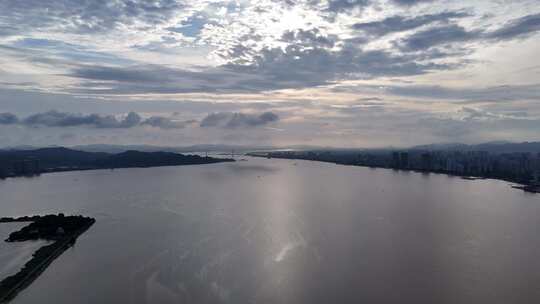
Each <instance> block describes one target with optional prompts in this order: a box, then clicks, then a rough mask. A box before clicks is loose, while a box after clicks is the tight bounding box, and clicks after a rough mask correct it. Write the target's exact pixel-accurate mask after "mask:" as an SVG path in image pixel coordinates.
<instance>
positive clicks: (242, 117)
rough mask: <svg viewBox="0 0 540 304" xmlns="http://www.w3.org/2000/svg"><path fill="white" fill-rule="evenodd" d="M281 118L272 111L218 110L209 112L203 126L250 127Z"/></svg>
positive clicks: (202, 123) (201, 124) (202, 122)
mask: <svg viewBox="0 0 540 304" xmlns="http://www.w3.org/2000/svg"><path fill="white" fill-rule="evenodd" d="M278 120H279V116H278V115H276V114H275V113H272V112H264V113H262V114H259V115H257V114H245V113H233V112H218V113H211V114H208V115H207V116H206V117H205V118H203V119H202V120H201V123H200V126H201V127H223V128H231V129H234V128H248V127H257V126H262V125H266V124H269V123H272V122H276V121H278Z"/></svg>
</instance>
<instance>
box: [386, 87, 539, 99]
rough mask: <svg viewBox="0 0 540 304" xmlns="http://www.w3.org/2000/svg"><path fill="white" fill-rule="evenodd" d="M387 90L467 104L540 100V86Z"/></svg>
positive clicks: (408, 95) (396, 88)
mask: <svg viewBox="0 0 540 304" xmlns="http://www.w3.org/2000/svg"><path fill="white" fill-rule="evenodd" d="M385 90H386V91H387V92H388V93H390V94H393V95H398V96H406V97H417V98H428V99H439V100H445V99H447V100H452V99H453V100H463V101H467V102H479V101H484V102H485V101H492V102H505V101H515V100H539V99H540V84H532V85H501V86H493V87H480V88H478V87H477V88H474V87H461V88H452V87H444V86H436V85H433V86H426V85H408V86H388V87H386V88H385Z"/></svg>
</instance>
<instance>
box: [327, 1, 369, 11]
mask: <svg viewBox="0 0 540 304" xmlns="http://www.w3.org/2000/svg"><path fill="white" fill-rule="evenodd" d="M370 3H371V1H370V0H328V8H327V10H328V11H330V12H334V13H341V12H346V11H350V10H353V9H356V8H360V9H361V8H364V7H366V6H368V5H369V4H370Z"/></svg>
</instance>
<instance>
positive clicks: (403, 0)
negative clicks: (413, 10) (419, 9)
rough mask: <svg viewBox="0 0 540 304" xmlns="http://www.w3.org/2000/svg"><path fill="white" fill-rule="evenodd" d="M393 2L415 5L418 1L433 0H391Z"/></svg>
mask: <svg viewBox="0 0 540 304" xmlns="http://www.w3.org/2000/svg"><path fill="white" fill-rule="evenodd" d="M392 1H393V2H394V3H396V4H398V5H402V6H412V5H417V4H420V3H429V2H433V1H434V0H392Z"/></svg>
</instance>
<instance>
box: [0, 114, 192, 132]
mask: <svg viewBox="0 0 540 304" xmlns="http://www.w3.org/2000/svg"><path fill="white" fill-rule="evenodd" d="M7 124H20V125H24V126H28V127H79V126H88V127H94V128H99V129H123V128H126V129H127V128H133V127H137V126H144V125H148V126H152V127H156V128H161V129H177V128H183V127H184V126H185V123H177V122H175V121H172V120H171V119H170V118H166V117H160V116H152V117H150V118H148V119H142V118H141V116H140V115H139V114H137V113H135V112H129V113H128V114H127V115H126V116H125V117H124V118H122V119H119V118H117V117H116V116H113V115H99V114H76V113H66V112H59V111H48V112H43V113H36V114H33V115H30V116H28V117H26V118H18V117H17V116H16V115H14V114H12V113H0V125H7Z"/></svg>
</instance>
